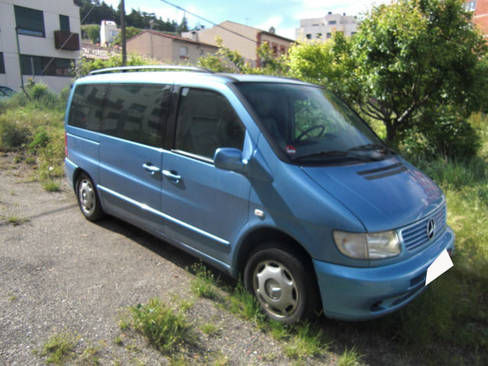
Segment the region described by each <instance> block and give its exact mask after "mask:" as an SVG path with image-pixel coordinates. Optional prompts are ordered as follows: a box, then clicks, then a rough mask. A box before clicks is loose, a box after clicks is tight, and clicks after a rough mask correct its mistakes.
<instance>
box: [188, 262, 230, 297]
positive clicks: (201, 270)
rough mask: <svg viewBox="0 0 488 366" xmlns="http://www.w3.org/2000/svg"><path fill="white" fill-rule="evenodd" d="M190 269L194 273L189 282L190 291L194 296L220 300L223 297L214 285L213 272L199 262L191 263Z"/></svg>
mask: <svg viewBox="0 0 488 366" xmlns="http://www.w3.org/2000/svg"><path fill="white" fill-rule="evenodd" d="M191 269H192V271H193V272H194V273H195V278H194V279H193V280H192V282H191V290H192V292H193V293H194V294H195V295H196V296H199V297H204V298H207V299H211V300H216V301H219V302H222V300H223V298H222V296H221V295H220V293H219V292H218V290H217V288H216V287H215V283H216V280H215V276H214V274H213V273H212V272H211V271H210V270H208V269H207V267H205V266H204V265H203V264H201V263H199V264H195V265H193V266H192V268H191Z"/></svg>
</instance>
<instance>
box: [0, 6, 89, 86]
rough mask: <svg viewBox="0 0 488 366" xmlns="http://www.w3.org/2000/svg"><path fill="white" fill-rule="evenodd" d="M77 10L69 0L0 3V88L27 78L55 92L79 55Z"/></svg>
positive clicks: (64, 82) (66, 81)
mask: <svg viewBox="0 0 488 366" xmlns="http://www.w3.org/2000/svg"><path fill="white" fill-rule="evenodd" d="M79 35H80V9H79V7H78V6H77V5H76V4H75V2H74V1H73V0H57V1H53V0H36V1H32V0H30V1H29V0H0V85H4V86H8V87H10V88H12V89H14V90H19V89H20V88H21V86H22V85H23V83H24V84H25V83H27V81H28V80H29V79H33V80H34V81H36V82H43V83H45V84H46V85H47V86H48V87H49V88H50V89H51V90H53V91H56V92H59V91H61V90H62V89H63V88H64V87H65V86H68V85H70V83H71V79H72V65H73V63H75V62H76V60H77V59H78V58H79V55H80V51H79V50H80V40H79Z"/></svg>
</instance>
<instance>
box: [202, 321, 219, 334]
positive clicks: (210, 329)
mask: <svg viewBox="0 0 488 366" xmlns="http://www.w3.org/2000/svg"><path fill="white" fill-rule="evenodd" d="M200 329H201V331H202V332H203V333H205V334H206V335H208V336H216V335H219V334H220V332H221V330H220V328H219V327H217V326H216V325H215V324H213V323H205V324H203V325H201V326H200Z"/></svg>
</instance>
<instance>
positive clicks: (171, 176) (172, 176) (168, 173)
mask: <svg viewBox="0 0 488 366" xmlns="http://www.w3.org/2000/svg"><path fill="white" fill-rule="evenodd" d="M163 175H164V176H165V177H166V178H169V179H172V180H174V181H175V183H178V182H179V181H180V180H181V175H178V174H175V173H172V172H171V171H170V170H163Z"/></svg>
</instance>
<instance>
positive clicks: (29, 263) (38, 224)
mask: <svg viewBox="0 0 488 366" xmlns="http://www.w3.org/2000/svg"><path fill="white" fill-rule="evenodd" d="M32 176H33V171H32V170H31V168H29V167H28V166H26V165H22V164H14V163H13V162H12V157H11V156H10V157H9V156H3V157H0V187H1V188H0V215H1V216H2V217H1V218H0V364H2V363H3V364H6V365H11V364H12V365H14V364H18V365H34V364H43V363H44V362H45V359H44V358H43V357H41V356H39V355H38V351H39V350H40V349H41V348H42V346H43V344H45V342H46V341H47V340H48V339H49V337H50V336H52V335H54V334H59V333H63V332H68V333H72V334H76V335H78V336H79V337H80V339H79V342H78V344H77V347H76V351H77V353H78V354H79V353H81V352H82V350H83V349H86V347H95V348H96V349H97V350H98V353H97V357H98V358H99V362H100V363H101V364H147V365H152V364H161V363H167V362H168V359H167V358H165V357H163V356H162V355H161V354H159V353H158V352H157V351H155V350H154V349H153V348H151V347H150V346H149V345H147V344H146V343H145V341H144V339H143V338H142V337H140V336H139V337H137V336H132V337H128V336H126V337H125V335H124V334H123V333H122V331H121V329H120V327H119V325H118V322H119V320H120V316H121V315H120V313H121V309H124V308H127V307H128V306H131V305H136V304H138V303H145V302H147V301H148V300H149V299H150V298H152V297H159V298H161V299H162V300H164V301H166V302H168V303H170V304H171V303H172V302H173V303H174V301H175V300H174V296H175V295H176V296H178V297H179V298H183V299H192V301H194V305H193V306H192V308H191V309H190V311H189V312H188V313H187V317H188V318H189V320H190V321H191V322H192V324H193V325H194V326H195V328H197V327H198V325H201V324H203V323H206V322H211V323H212V324H214V325H216V326H217V327H218V328H220V332H219V333H218V335H214V336H207V335H205V334H203V333H202V332H199V343H200V347H199V350H197V351H195V350H189V351H188V353H187V354H186V355H185V357H187V360H188V357H190V359H191V360H194V361H195V363H197V362H202V363H213V362H217V361H222V363H225V362H224V361H225V360H227V362H228V364H287V363H291V362H293V361H290V360H288V359H287V358H286V357H285V356H284V355H283V352H282V347H281V345H280V344H279V343H280V342H277V341H276V340H274V339H273V338H272V337H271V336H270V335H269V334H265V333H263V332H262V331H260V330H259V329H257V328H256V327H255V326H254V325H253V324H252V323H251V322H249V321H245V320H241V319H239V318H238V317H236V316H235V315H233V314H231V313H228V312H226V311H223V310H222V309H221V308H219V307H217V306H216V304H214V303H213V302H211V301H209V300H206V299H200V298H195V296H194V295H193V294H192V293H191V291H190V283H191V280H192V278H193V275H192V274H191V273H190V272H189V271H188V270H187V269H186V268H188V267H189V266H190V265H191V264H193V263H194V262H195V259H194V258H193V257H191V256H189V255H187V254H185V253H184V252H182V251H180V250H178V249H176V248H173V247H172V246H170V245H169V244H167V243H165V242H162V241H159V240H157V239H155V238H154V237H152V236H150V235H148V234H146V233H144V232H142V231H141V230H139V229H137V228H134V227H132V226H130V225H128V224H126V223H123V222H121V221H119V220H116V219H113V218H108V219H105V220H103V221H102V222H100V223H97V224H94V223H91V222H89V221H87V220H85V219H84V218H83V216H82V215H81V213H80V212H79V209H78V206H77V205H76V201H75V196H74V194H73V192H72V190H71V189H70V187H68V186H67V184H66V183H64V185H63V187H62V190H61V192H58V193H48V192H46V191H44V190H43V189H42V188H41V187H40V185H39V184H38V183H37V182H32V181H31V182H29V180H32V179H30V177H32ZM9 220H10V221H15V223H17V224H18V225H14V224H13V222H9ZM117 337H122V338H121V339H122V340H123V345H116V344H115V342H114V339H116V338H117ZM124 337H125V338H124ZM36 351H37V352H36ZM192 362H193V361H192ZM314 362H317V363H334V355H333V354H332V353H330V352H329V353H327V355H324V357H319V359H316V360H315V361H314Z"/></svg>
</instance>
